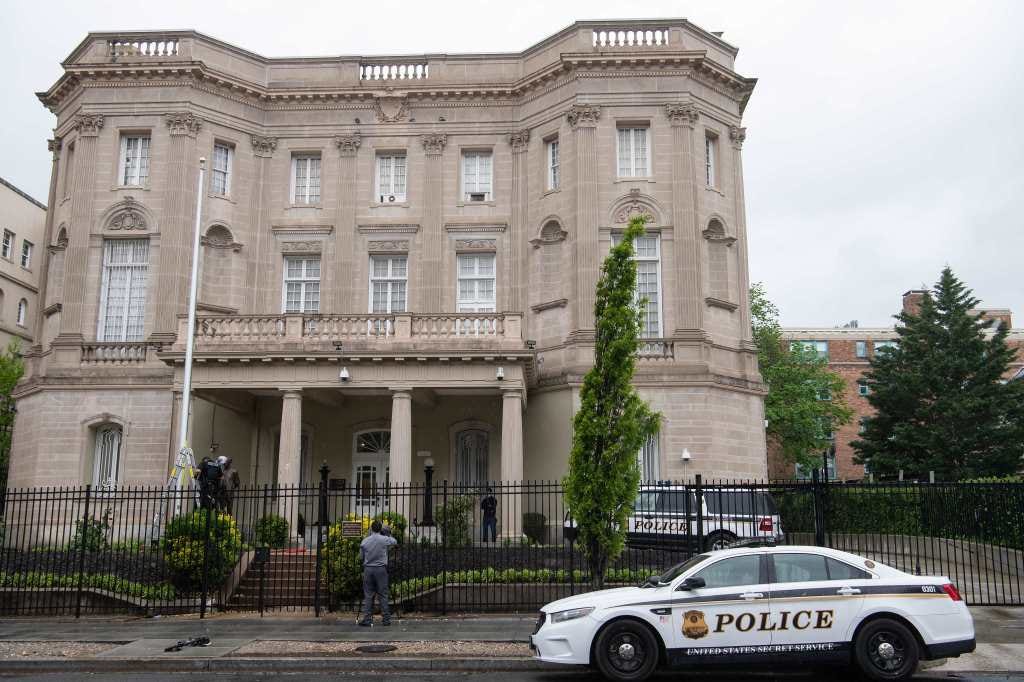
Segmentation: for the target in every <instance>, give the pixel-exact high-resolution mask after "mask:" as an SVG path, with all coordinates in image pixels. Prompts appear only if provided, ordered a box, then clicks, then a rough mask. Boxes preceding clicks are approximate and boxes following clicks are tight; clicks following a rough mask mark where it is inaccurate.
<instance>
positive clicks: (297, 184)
mask: <svg viewBox="0 0 1024 682" xmlns="http://www.w3.org/2000/svg"><path fill="white" fill-rule="evenodd" d="M292 203H293V204H319V203H320V155H319V154H296V155H295V156H293V157H292Z"/></svg>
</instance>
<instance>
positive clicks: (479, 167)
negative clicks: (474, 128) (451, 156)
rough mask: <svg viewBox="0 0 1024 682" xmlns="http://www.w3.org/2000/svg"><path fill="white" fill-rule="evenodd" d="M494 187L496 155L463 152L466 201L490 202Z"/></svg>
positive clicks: (463, 180)
mask: <svg viewBox="0 0 1024 682" xmlns="http://www.w3.org/2000/svg"><path fill="white" fill-rule="evenodd" d="M493 187H494V154H493V153H491V152H489V151H485V152H462V197H463V199H464V200H465V201H490V200H491V197H492V196H493V195H492V191H493Z"/></svg>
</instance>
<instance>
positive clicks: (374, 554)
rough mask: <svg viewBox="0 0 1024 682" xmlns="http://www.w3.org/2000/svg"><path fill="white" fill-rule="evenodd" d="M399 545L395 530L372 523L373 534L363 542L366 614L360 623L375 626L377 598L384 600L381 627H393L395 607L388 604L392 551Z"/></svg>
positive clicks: (364, 603)
mask: <svg viewBox="0 0 1024 682" xmlns="http://www.w3.org/2000/svg"><path fill="white" fill-rule="evenodd" d="M397 544H398V540H395V539H394V538H393V537H391V529H390V528H388V527H387V526H384V525H381V522H380V521H374V522H373V523H371V524H370V534H369V535H367V536H366V537H365V538H363V541H362V542H361V543H359V559H360V561H361V562H362V565H363V611H362V613H360V614H359V624H360V625H362V626H363V627H370V626H371V625H373V595H375V594H376V595H377V596H378V597H379V598H380V615H381V625H391V607H390V605H389V604H388V549H390V548H391V547H393V546H394V545H397Z"/></svg>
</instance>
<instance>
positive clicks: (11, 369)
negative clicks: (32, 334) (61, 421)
mask: <svg viewBox="0 0 1024 682" xmlns="http://www.w3.org/2000/svg"><path fill="white" fill-rule="evenodd" d="M24 373H25V363H24V362H23V361H22V359H21V346H20V344H19V343H18V341H17V340H14V341H11V343H10V345H9V346H7V349H6V350H4V351H3V352H0V491H2V490H5V489H6V488H7V467H8V465H9V463H10V456H11V432H12V430H13V429H14V415H15V410H14V399H13V398H11V392H13V391H14V387H15V385H16V384H17V383H18V380H19V379H21V375H22V374H24Z"/></svg>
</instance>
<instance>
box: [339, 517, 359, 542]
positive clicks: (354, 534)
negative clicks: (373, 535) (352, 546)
mask: <svg viewBox="0 0 1024 682" xmlns="http://www.w3.org/2000/svg"><path fill="white" fill-rule="evenodd" d="M341 537H343V538H361V537H363V522H362V521H342V522H341Z"/></svg>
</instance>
